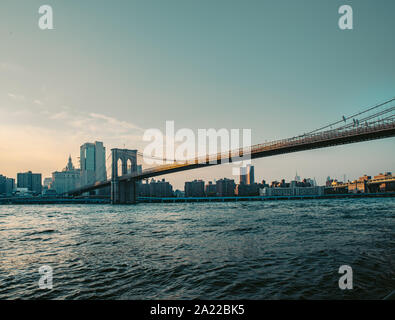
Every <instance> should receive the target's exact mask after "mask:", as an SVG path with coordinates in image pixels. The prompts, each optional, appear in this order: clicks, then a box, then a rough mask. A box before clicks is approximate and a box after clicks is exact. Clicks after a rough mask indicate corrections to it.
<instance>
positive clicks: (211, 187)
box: [205, 181, 217, 197]
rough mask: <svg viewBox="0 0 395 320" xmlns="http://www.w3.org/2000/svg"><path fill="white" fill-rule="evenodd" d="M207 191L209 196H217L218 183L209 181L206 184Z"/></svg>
mask: <svg viewBox="0 0 395 320" xmlns="http://www.w3.org/2000/svg"><path fill="white" fill-rule="evenodd" d="M205 192H206V196H207V197H215V196H216V195H217V185H216V184H214V183H212V182H211V181H209V183H208V184H206V189H205Z"/></svg>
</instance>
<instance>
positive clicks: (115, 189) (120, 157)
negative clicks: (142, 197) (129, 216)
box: [111, 149, 137, 204]
mask: <svg viewBox="0 0 395 320" xmlns="http://www.w3.org/2000/svg"><path fill="white" fill-rule="evenodd" d="M111 155H112V175H111V203H112V204H126V203H136V199H137V195H136V191H137V190H136V181H135V180H134V179H129V180H120V179H119V178H120V175H121V176H124V175H126V174H128V173H133V172H136V171H137V150H128V149H111ZM119 161H121V164H122V165H121V172H118V162H119ZM128 162H129V163H130V166H128ZM128 169H130V171H129V172H128ZM119 174H120V175H119Z"/></svg>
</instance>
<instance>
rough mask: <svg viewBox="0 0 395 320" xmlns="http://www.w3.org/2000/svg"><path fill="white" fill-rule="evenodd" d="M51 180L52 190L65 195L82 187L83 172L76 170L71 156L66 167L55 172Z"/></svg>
mask: <svg viewBox="0 0 395 320" xmlns="http://www.w3.org/2000/svg"><path fill="white" fill-rule="evenodd" d="M51 180H52V182H51V184H50V189H51V190H55V191H56V193H57V194H63V193H65V192H67V191H70V190H73V189H76V188H78V187H79V186H80V180H81V171H80V170H79V169H76V168H74V165H73V161H72V160H71V156H69V160H68V163H67V165H66V167H65V168H64V169H63V170H62V171H55V172H53V173H52V179H51Z"/></svg>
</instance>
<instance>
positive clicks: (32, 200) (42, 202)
mask: <svg viewBox="0 0 395 320" xmlns="http://www.w3.org/2000/svg"><path fill="white" fill-rule="evenodd" d="M392 197H395V192H385V193H355V194H354V193H347V194H326V195H306V196H250V197H184V198H175V197H174V198H155V197H152V198H151V197H140V198H139V199H138V203H188V202H239V201H280V200H319V199H361V198H392ZM110 203H111V201H110V199H102V198H101V199H99V198H98V199H95V198H86V199H69V198H4V199H1V198H0V205H13V204H15V205H26V204H37V205H45V204H110Z"/></svg>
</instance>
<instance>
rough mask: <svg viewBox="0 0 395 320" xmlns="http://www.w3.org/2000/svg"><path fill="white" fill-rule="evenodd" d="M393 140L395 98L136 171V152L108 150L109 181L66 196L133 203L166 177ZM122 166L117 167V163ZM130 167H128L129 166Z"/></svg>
mask: <svg viewBox="0 0 395 320" xmlns="http://www.w3.org/2000/svg"><path fill="white" fill-rule="evenodd" d="M393 136H395V98H392V99H390V100H387V101H385V102H382V103H379V104H377V105H375V106H372V107H369V108H366V109H365V110H363V111H360V112H357V113H355V114H353V115H350V116H344V115H341V116H339V119H338V120H337V121H334V122H332V123H330V124H328V125H325V126H322V127H320V128H318V129H315V130H312V131H310V132H308V133H303V134H301V135H298V136H294V137H291V138H287V139H282V140H274V141H270V142H266V143H261V144H256V145H253V146H249V147H243V148H239V149H236V150H229V151H226V152H220V153H216V154H208V155H205V156H199V157H195V158H193V159H188V160H184V161H177V160H171V163H169V160H168V159H163V160H164V161H165V162H167V163H166V164H161V165H157V166H154V167H152V168H146V169H144V170H142V171H139V172H138V171H137V165H138V158H139V157H142V156H143V155H142V153H140V152H138V151H137V150H128V149H118V148H114V149H111V178H110V179H107V180H105V181H99V182H96V183H94V184H91V185H86V186H82V187H80V188H78V189H74V190H71V191H69V192H67V194H66V195H68V196H78V195H82V194H84V193H87V192H91V191H94V190H97V189H101V188H106V187H111V203H113V204H125V203H135V202H136V200H137V196H136V183H137V182H138V181H141V180H143V179H147V178H150V177H155V176H162V175H165V174H170V173H175V172H180V171H185V170H192V169H197V168H204V167H208V166H213V165H220V164H224V163H230V162H236V161H240V160H243V159H245V158H251V159H257V158H263V157H270V156H275V155H279V154H287V153H292V152H298V151H305V150H312V149H319V148H326V147H333V146H337V145H344V144H350V143H357V142H364V141H369V140H376V139H384V138H389V137H393ZM119 162H120V163H121V166H120V167H119V166H118V163H119ZM128 163H130V167H129V166H128Z"/></svg>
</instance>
